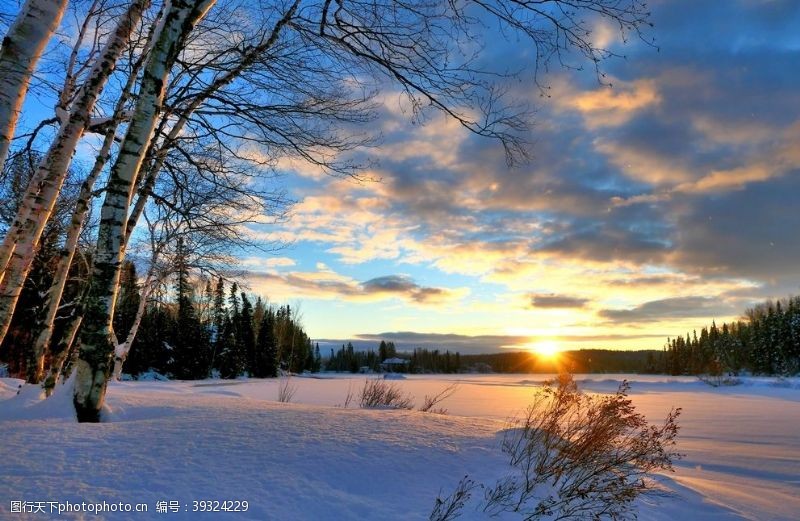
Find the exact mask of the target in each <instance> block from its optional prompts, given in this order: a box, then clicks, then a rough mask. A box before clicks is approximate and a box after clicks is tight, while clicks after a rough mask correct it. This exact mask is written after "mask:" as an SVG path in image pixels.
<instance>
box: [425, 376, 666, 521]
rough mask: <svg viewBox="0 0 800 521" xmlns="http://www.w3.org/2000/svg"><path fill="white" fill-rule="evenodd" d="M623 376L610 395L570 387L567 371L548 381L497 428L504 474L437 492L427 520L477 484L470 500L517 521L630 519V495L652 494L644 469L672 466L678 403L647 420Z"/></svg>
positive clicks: (440, 516)
mask: <svg viewBox="0 0 800 521" xmlns="http://www.w3.org/2000/svg"><path fill="white" fill-rule="evenodd" d="M628 390H629V384H628V383H627V382H623V383H622V384H621V385H620V387H619V389H618V390H617V392H616V393H614V394H612V395H586V394H583V393H580V392H578V389H577V386H576V385H575V382H574V381H573V379H572V377H571V376H569V375H562V376H559V378H558V379H557V380H556V381H554V382H549V383H547V384H546V385H545V387H544V388H543V389H542V390H541V391H540V392H539V393H537V395H536V396H535V398H534V401H533V403H532V404H531V405H530V406H529V407H528V409H527V411H526V413H525V414H524V416H523V417H522V418H521V419H519V420H517V421H515V422H514V423H513V424H512V428H510V429H508V430H507V431H506V433H505V436H504V439H503V443H502V450H503V452H504V453H505V454H507V455H508V457H509V463H510V465H511V467H512V469H513V471H512V473H511V474H509V475H508V476H506V477H505V478H502V479H500V480H498V481H497V482H496V483H495V484H494V485H493V486H487V485H475V484H474V483H472V482H471V481H469V480H468V479H467V478H464V480H462V482H461V483H459V486H458V488H457V489H456V490H455V492H454V493H453V494H452V495H450V496H447V497H444V498H441V497H439V498H437V499H436V504H435V506H434V510H433V512H431V516H430V519H436V520H440V521H441V520H451V519H454V518H455V517H457V516H458V515H459V514H460V511H461V509H462V508H463V507H464V505H465V504H466V502H467V501H468V500H469V497H470V494H471V491H472V489H474V488H475V487H480V488H482V489H483V490H484V500H483V502H482V503H481V504H480V505H478V507H479V508H480V507H482V508H483V510H484V512H486V513H488V514H490V515H493V516H497V515H500V514H502V513H506V512H507V513H516V514H518V515H519V516H520V517H521V518H523V519H526V520H527V519H542V518H547V519H599V518H610V519H624V518H636V512H635V511H634V510H633V501H634V500H635V499H636V498H637V497H638V496H640V495H641V494H646V493H650V492H653V491H654V490H655V489H656V482H655V481H654V480H653V478H652V475H653V472H654V471H658V470H672V461H673V460H674V459H678V458H680V454H678V453H677V452H675V450H674V449H675V438H676V436H677V434H678V423H677V419H678V416H679V415H680V409H673V410H671V411H670V412H669V414H667V417H666V419H665V420H664V423H663V424H661V425H651V424H648V423H647V421H646V419H645V418H644V416H643V415H642V414H640V413H638V412H636V409H635V407H634V406H633V404H632V402H631V400H630V399H629V398H628Z"/></svg>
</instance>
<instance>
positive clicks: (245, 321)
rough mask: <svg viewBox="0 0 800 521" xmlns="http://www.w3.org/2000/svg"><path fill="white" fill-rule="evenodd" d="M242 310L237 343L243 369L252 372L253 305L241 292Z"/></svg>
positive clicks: (254, 364) (254, 344) (253, 346)
mask: <svg viewBox="0 0 800 521" xmlns="http://www.w3.org/2000/svg"><path fill="white" fill-rule="evenodd" d="M241 297H242V311H241V313H240V314H239V327H238V328H237V330H238V338H237V344H238V345H239V349H240V350H241V353H242V355H243V357H244V359H245V370H246V371H247V372H248V373H250V374H253V372H254V370H255V366H256V364H257V362H256V338H255V334H254V333H253V306H252V304H250V299H248V298H247V294H246V293H244V292H242V294H241Z"/></svg>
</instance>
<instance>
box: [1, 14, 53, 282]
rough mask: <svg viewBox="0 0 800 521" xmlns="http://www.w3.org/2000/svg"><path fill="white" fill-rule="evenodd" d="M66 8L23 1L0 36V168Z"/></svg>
mask: <svg viewBox="0 0 800 521" xmlns="http://www.w3.org/2000/svg"><path fill="white" fill-rule="evenodd" d="M66 8H67V0H26V2H25V4H24V5H23V6H22V9H21V10H20V12H19V14H18V15H17V18H16V20H15V21H14V23H13V24H12V25H11V27H10V28H9V30H8V33H7V34H6V35H5V37H4V38H3V43H2V47H0V171H1V170H2V169H3V165H4V164H5V160H6V157H7V156H8V150H9V147H10V145H11V140H12V139H13V137H14V130H15V129H16V126H17V119H18V118H19V114H20V110H21V109H22V102H23V101H24V99H25V94H27V92H28V86H29V85H30V81H31V77H32V76H33V72H34V69H35V68H36V64H37V62H38V61H39V58H41V56H42V52H44V49H45V47H46V46H47V42H49V41H50V38H52V36H53V34H54V33H55V31H56V29H57V28H58V25H59V24H60V23H61V18H62V17H63V16H64V11H65V10H66ZM4 264H5V263H3V264H0V267H3V266H4Z"/></svg>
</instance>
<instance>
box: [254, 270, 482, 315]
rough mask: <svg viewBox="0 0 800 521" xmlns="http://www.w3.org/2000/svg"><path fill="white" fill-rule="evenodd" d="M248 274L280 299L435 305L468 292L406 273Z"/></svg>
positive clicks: (256, 286) (259, 287)
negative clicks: (364, 277) (360, 279)
mask: <svg viewBox="0 0 800 521" xmlns="http://www.w3.org/2000/svg"><path fill="white" fill-rule="evenodd" d="M245 277H246V279H247V280H248V281H249V282H250V285H251V286H252V287H253V288H254V289H255V290H256V292H261V293H265V294H267V295H269V296H270V297H272V298H275V299H278V300H281V299H286V298H298V297H305V298H311V299H322V300H334V299H343V300H347V301H351V302H378V301H385V300H390V299H401V300H405V301H406V302H409V303H412V304H417V305H423V306H434V305H442V304H445V303H448V302H455V301H458V300H460V299H461V298H463V297H465V296H466V295H467V294H468V293H469V290H467V289H466V288H454V289H451V288H440V287H428V286H422V285H420V284H418V283H416V282H414V280H413V279H411V278H410V277H407V276H405V275H387V276H383V277H377V278H373V279H370V280H367V281H364V282H358V281H357V280H355V279H353V278H350V277H347V276H344V275H340V274H338V273H335V272H333V271H332V270H330V269H325V270H324V271H316V272H297V271H295V272H289V273H280V274H279V273H266V272H248V273H246V274H245Z"/></svg>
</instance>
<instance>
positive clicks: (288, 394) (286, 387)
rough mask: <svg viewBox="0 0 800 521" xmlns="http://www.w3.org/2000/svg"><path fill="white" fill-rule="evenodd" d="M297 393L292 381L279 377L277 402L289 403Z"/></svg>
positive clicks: (286, 377) (285, 377)
mask: <svg viewBox="0 0 800 521" xmlns="http://www.w3.org/2000/svg"><path fill="white" fill-rule="evenodd" d="M296 392H297V386H296V385H294V384H292V379H291V378H289V377H288V376H281V377H280V379H279V380H278V401H279V402H281V403H289V402H291V401H292V398H294V393H296Z"/></svg>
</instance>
